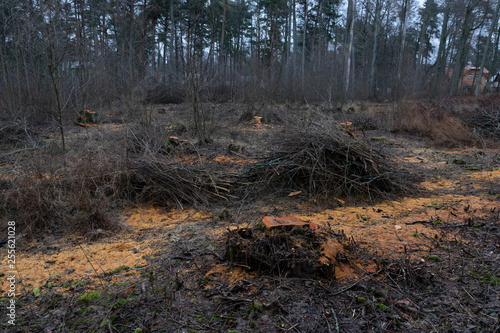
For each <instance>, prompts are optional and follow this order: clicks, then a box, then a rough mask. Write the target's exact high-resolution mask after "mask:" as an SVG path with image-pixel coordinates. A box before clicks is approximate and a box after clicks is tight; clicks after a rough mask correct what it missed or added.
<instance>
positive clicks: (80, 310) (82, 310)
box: [75, 306, 93, 315]
mask: <svg viewBox="0 0 500 333" xmlns="http://www.w3.org/2000/svg"><path fill="white" fill-rule="evenodd" d="M92 311H93V310H92V307H90V306H87V307H85V308H81V309H76V311H75V313H76V314H79V315H81V314H84V313H86V312H92Z"/></svg>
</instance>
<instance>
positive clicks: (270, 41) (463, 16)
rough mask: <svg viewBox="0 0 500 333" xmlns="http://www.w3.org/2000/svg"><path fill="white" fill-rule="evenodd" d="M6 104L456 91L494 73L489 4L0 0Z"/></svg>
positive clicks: (0, 84) (44, 107)
mask: <svg viewBox="0 0 500 333" xmlns="http://www.w3.org/2000/svg"><path fill="white" fill-rule="evenodd" d="M0 6H1V7H0V66H1V67H0V68H1V76H0V97H1V100H0V101H1V103H2V107H3V108H4V109H7V108H8V109H17V110H20V109H29V110H41V111H50V112H53V111H52V110H58V114H59V116H60V117H62V114H63V113H64V112H65V110H68V109H73V110H82V109H85V108H90V107H98V106H101V105H103V104H105V103H107V102H109V101H113V100H116V99H120V98H121V99H122V100H127V101H133V102H137V101H149V102H176V101H181V100H186V99H187V100H189V101H191V102H193V103H194V104H193V105H196V104H197V103H200V102H203V101H227V100H233V101H234V100H237V101H244V102H248V103H254V102H255V101H260V100H277V101H304V100H307V101H344V100H347V99H351V98H355V99H366V98H375V99H394V98H401V97H407V96H443V95H455V94H458V93H460V91H459V88H458V87H459V80H460V73H461V69H462V68H463V67H464V66H465V65H467V64H472V65H474V66H480V65H481V64H482V65H483V66H484V67H486V68H487V69H488V70H489V71H490V73H495V72H496V71H497V70H498V69H499V65H500V63H499V58H500V57H499V55H498V46H499V36H500V30H499V27H498V24H497V21H498V15H497V13H498V6H497V1H491V0H490V1H488V0H426V1H425V2H424V3H423V5H419V4H418V3H417V2H416V1H415V0H346V1H345V2H342V1H339V0H210V1H209V0H122V1H117V0H73V1H68V0H46V1H42V0H21V1H18V0H3V1H2V2H1V3H0Z"/></svg>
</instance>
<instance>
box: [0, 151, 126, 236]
mask: <svg viewBox="0 0 500 333" xmlns="http://www.w3.org/2000/svg"><path fill="white" fill-rule="evenodd" d="M47 157H48V156H45V158H47ZM42 161H43V163H44V164H43V165H42V164H40V163H41V162H42ZM49 161H50V159H45V160H39V161H36V162H37V163H36V164H31V165H27V166H25V168H24V170H23V172H22V173H21V174H19V175H17V176H16V177H15V178H14V179H12V180H11V181H9V184H8V186H6V188H5V190H4V191H2V192H1V193H0V195H1V197H2V202H3V205H2V206H1V210H2V211H3V212H2V213H3V214H5V215H8V216H10V217H11V218H12V219H15V220H16V222H17V225H18V226H19V228H20V229H21V230H22V231H23V232H25V233H26V234H27V235H28V236H30V237H33V236H35V235H36V234H37V233H40V232H42V233H43V232H47V231H49V230H50V231H51V232H55V233H59V232H63V231H74V232H82V233H88V232H93V231H95V230H97V229H108V230H109V229H112V228H116V227H118V225H117V223H115V220H114V219H113V218H112V215H111V213H110V211H111V209H110V208H111V207H109V206H110V204H112V203H116V202H117V201H118V200H119V199H122V198H123V199H126V198H127V192H128V185H127V174H126V172H125V169H124V166H123V165H122V164H121V163H120V162H119V161H118V160H116V159H114V158H111V157H104V156H93V155H92V154H89V153H86V152H82V154H81V155H79V156H74V158H72V159H71V160H70V159H68V160H67V162H66V166H61V167H57V165H58V163H57V162H56V161H51V162H49ZM38 162H40V163H38Z"/></svg>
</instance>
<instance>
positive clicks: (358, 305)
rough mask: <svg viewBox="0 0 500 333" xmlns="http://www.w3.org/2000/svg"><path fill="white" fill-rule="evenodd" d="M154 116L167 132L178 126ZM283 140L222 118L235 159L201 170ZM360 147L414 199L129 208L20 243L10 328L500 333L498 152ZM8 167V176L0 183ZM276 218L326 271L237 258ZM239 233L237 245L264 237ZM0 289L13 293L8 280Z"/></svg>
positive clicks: (279, 197) (417, 145)
mask: <svg viewBox="0 0 500 333" xmlns="http://www.w3.org/2000/svg"><path fill="white" fill-rule="evenodd" d="M233 111H234V110H233ZM153 112H154V114H155V116H156V117H157V119H159V120H158V121H160V122H161V121H165V122H167V119H168V122H169V123H171V122H172V121H171V119H169V117H174V116H175V115H176V113H175V109H174V110H173V111H171V112H167V114H166V115H165V114H163V112H162V113H161V114H156V111H153ZM227 112H230V111H227ZM124 127H126V126H124V125H116V124H114V123H110V124H102V125H100V126H99V127H96V128H89V129H86V130H83V129H73V131H72V133H71V140H73V142H78V143H79V145H80V146H84V147H88V146H91V147H92V146H93V147H95V149H98V146H99V145H100V144H101V143H100V140H103V139H104V138H107V135H109V132H111V131H116V132H118V133H120V131H123V130H124ZM279 130H280V125H279V124H276V123H274V124H273V123H272V122H271V123H268V124H260V123H252V122H250V123H245V124H240V123H235V122H232V123H231V122H229V125H225V126H223V127H221V129H220V130H219V137H218V139H219V142H220V141H222V142H226V141H227V142H228V144H231V145H232V146H229V149H228V150H229V152H228V151H225V152H222V153H221V152H219V151H214V152H212V154H208V155H206V156H204V158H207V159H211V160H213V161H215V162H216V163H219V164H220V165H221V168H228V169H231V170H232V169H233V168H237V167H238V166H241V165H245V164H247V163H251V161H253V160H254V159H255V158H256V157H258V154H260V153H262V152H263V147H261V145H260V144H259V142H261V141H263V140H266V138H267V136H268V133H269V132H272V131H279ZM220 133H223V134H220ZM356 135H358V136H360V137H363V138H364V140H366V141H367V142H369V143H370V145H371V146H372V147H373V148H374V149H379V150H380V151H383V152H384V153H385V154H387V156H389V157H390V159H391V161H393V162H396V163H397V164H398V165H400V166H401V167H402V168H405V169H408V170H411V172H412V173H413V174H414V175H417V176H418V179H419V181H418V182H417V183H416V185H415V186H416V188H417V191H416V192H415V193H408V194H407V195H399V196H394V197H392V198H390V199H386V200H375V201H368V200H366V199H363V198H361V197H359V198H358V197H351V198H348V199H346V198H340V197H339V198H337V199H335V200H330V201H328V202H323V201H321V200H320V199H316V198H312V197H310V196H308V195H307V194H306V193H299V194H296V195H293V196H288V195H287V193H268V194H262V195H261V196H260V197H256V198H252V199H251V200H250V199H249V200H239V201H233V202H226V203H224V202H223V203H221V204H218V205H214V206H212V207H197V208H193V207H189V206H184V205H181V206H179V205H175V204H174V205H170V206H168V205H167V206H166V207H160V206H146V205H130V206H128V207H127V208H125V209H123V210H121V211H119V212H117V213H116V214H115V215H114V219H115V220H116V221H117V222H119V223H118V224H119V226H120V228H119V229H117V230H115V231H109V230H103V229H96V230H94V231H93V232H92V233H90V234H86V235H70V236H65V237H60V235H57V234H54V235H51V234H46V235H43V236H42V235H40V237H35V238H34V239H30V240H22V239H20V240H19V242H18V252H17V258H16V270H17V271H18V272H19V280H18V289H19V290H18V303H17V306H18V309H19V312H18V325H16V328H15V329H14V330H11V328H8V329H7V328H6V330H10V331H12V332H94V331H95V332H361V331H366V332H401V331H407V332H500V297H499V290H500V280H499V279H500V239H499V235H500V231H499V227H500V225H499V224H500V169H499V168H500V151H499V149H497V148H477V147H476V148H455V149H444V148H436V147H431V146H429V144H428V142H426V141H425V140H424V139H422V138H419V137H412V136H409V135H402V134H395V133H390V132H387V131H385V130H380V129H377V130H367V131H362V132H361V131H360V132H358V133H357V134H356ZM215 140H217V139H215ZM234 147H237V148H236V149H235V148H234ZM77 149H81V147H80V148H77ZM13 170H14V168H12V167H11V165H4V166H3V169H2V172H3V176H2V177H4V178H5V179H6V178H8V177H13V176H12V174H13ZM14 171H15V170H14ZM268 215H274V216H295V217H298V218H300V219H302V220H304V221H308V222H313V223H316V224H318V225H319V226H320V230H323V231H325V232H327V233H326V235H327V236H325V237H326V238H325V239H323V241H324V244H323V245H322V247H321V248H320V249H321V251H322V255H323V256H325V257H327V258H328V260H329V261H328V262H329V264H331V265H332V270H333V273H332V274H331V275H330V276H328V277H325V276H322V275H320V274H315V273H313V274H294V272H295V271H292V272H289V271H285V270H283V271H278V273H276V271H272V270H269V269H268V270H266V269H261V270H259V269H255V267H253V266H252V265H251V264H250V261H251V260H250V259H248V260H247V261H246V262H245V261H242V260H239V261H238V260H230V258H229V256H230V254H228V253H229V250H228V249H229V245H228V244H229V243H230V241H231V237H232V236H231V235H233V236H234V235H237V234H236V233H237V232H238V230H242V228H249V230H250V229H251V230H254V231H253V233H254V235H255V234H256V233H257V232H258V231H257V230H258V224H259V222H260V221H261V220H262V218H263V217H264V216H268ZM245 230H246V229H245ZM287 235H288V234H287ZM237 237H239V236H237ZM245 237H247V236H244V237H242V238H238V239H237V241H239V242H240V243H241V242H243V243H245V244H250V243H251V242H252V241H254V240H255V241H257V236H254V237H253V238H252V237H250V238H248V237H247V238H245ZM287 237H292V236H287ZM314 237H316V236H314ZM322 237H323V236H322ZM289 239H291V240H294V241H296V239H295V238H289ZM255 244H257V243H255ZM259 244H260V243H259ZM304 244H306V243H302V247H307V246H306V245H304ZM292 249H293V248H292ZM320 249H319V248H318V249H312V250H310V251H311V253H312V252H314V251H319V250H320ZM269 253H270V254H269V256H271V255H272V254H271V252H269ZM4 258H5V257H4ZM251 266H252V267H251ZM7 270H8V269H7V262H6V259H4V260H3V261H2V265H1V271H2V272H5V271H7ZM1 288H2V292H3V294H5V293H6V291H7V289H8V284H7V282H6V281H5V280H2V286H1ZM2 300H3V301H4V302H5V301H8V298H3V299H2ZM5 322H6V321H5V318H2V323H3V324H5Z"/></svg>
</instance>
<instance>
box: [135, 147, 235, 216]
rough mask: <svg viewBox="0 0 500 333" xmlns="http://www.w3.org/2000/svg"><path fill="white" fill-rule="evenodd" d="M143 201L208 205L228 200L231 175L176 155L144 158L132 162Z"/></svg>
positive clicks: (137, 189)
mask: <svg viewBox="0 0 500 333" xmlns="http://www.w3.org/2000/svg"><path fill="white" fill-rule="evenodd" d="M130 167H131V171H132V173H133V177H134V179H133V180H132V186H133V187H134V188H135V191H137V192H138V201H139V202H154V203H157V204H165V203H177V204H178V205H179V206H180V207H182V205H183V204H186V203H187V204H193V205H196V204H201V205H208V204H210V203H212V202H214V201H217V200H220V199H223V200H228V198H229V197H230V195H229V191H230V187H231V183H232V181H231V179H230V176H229V175H227V174H226V173H224V172H221V171H220V170H218V169H217V168H216V166H215V165H212V164H210V163H201V161H199V162H198V163H196V162H193V161H191V163H185V162H184V161H182V160H176V159H173V158H160V157H158V156H149V157H147V158H146V157H142V158H141V159H138V158H136V159H133V160H132V161H131V162H130Z"/></svg>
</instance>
